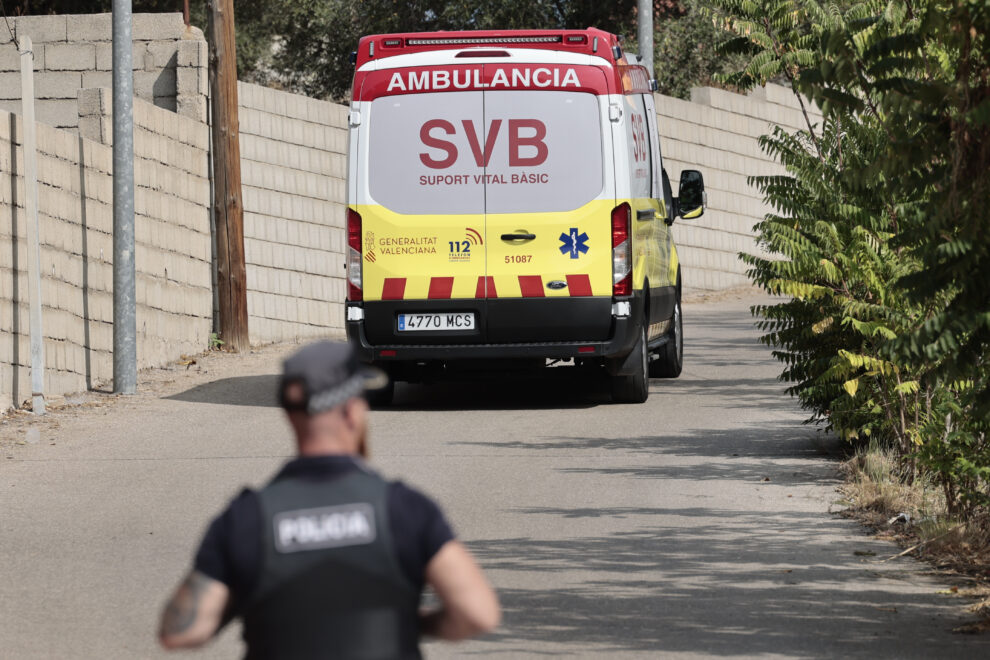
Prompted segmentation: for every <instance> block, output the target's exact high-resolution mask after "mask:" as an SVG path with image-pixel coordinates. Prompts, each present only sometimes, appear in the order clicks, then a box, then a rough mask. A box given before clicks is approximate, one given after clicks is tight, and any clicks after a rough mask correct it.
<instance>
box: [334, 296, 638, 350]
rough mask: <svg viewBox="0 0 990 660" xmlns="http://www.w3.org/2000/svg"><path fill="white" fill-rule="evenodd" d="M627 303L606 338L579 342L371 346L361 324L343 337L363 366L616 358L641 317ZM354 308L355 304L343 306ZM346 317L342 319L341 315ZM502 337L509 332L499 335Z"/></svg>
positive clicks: (633, 301)
mask: <svg viewBox="0 0 990 660" xmlns="http://www.w3.org/2000/svg"><path fill="white" fill-rule="evenodd" d="M620 300H621V301H625V302H629V303H630V305H629V307H630V310H629V315H628V316H613V317H612V318H611V329H610V332H609V333H608V335H607V338H606V339H599V340H590V341H581V340H569V341H536V342H499V343H467V342H465V343H432V344H425V343H424V344H389V343H382V344H372V343H371V342H370V341H369V340H368V337H367V333H366V332H365V321H347V323H346V325H347V337H348V339H349V340H350V341H351V343H352V344H353V345H354V347H355V350H356V351H357V353H358V357H359V359H360V360H361V361H362V362H366V363H372V362H375V363H389V362H422V361H431V360H439V361H447V360H484V359H491V360H497V359H514V358H546V359H568V358H592V357H601V358H619V357H624V356H625V355H627V354H628V353H629V351H631V350H632V349H633V346H634V345H635V343H636V340H637V339H638V337H639V328H640V325H641V323H642V318H643V297H642V296H639V295H637V296H632V297H629V298H622V299H620ZM346 305H348V306H358V307H360V306H361V305H360V304H359V303H357V304H352V303H346ZM345 318H346V316H345ZM502 334H503V336H504V335H507V334H509V333H507V332H506V333H502Z"/></svg>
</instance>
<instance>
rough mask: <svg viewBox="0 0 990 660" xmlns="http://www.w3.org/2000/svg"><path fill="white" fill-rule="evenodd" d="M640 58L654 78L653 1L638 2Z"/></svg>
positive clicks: (643, 0) (642, 0) (641, 0)
mask: <svg viewBox="0 0 990 660" xmlns="http://www.w3.org/2000/svg"><path fill="white" fill-rule="evenodd" d="M636 13H637V18H638V28H639V29H638V35H637V37H638V40H639V56H640V57H641V58H642V60H643V66H645V67H646V70H647V71H649V72H650V78H653V0H638V5H637V12H636Z"/></svg>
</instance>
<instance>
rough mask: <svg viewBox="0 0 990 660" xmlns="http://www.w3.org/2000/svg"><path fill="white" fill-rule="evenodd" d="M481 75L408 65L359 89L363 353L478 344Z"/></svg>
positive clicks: (481, 313) (482, 324) (482, 239)
mask: <svg viewBox="0 0 990 660" xmlns="http://www.w3.org/2000/svg"><path fill="white" fill-rule="evenodd" d="M480 76H481V66H480V65H463V66H456V65H446V66H417V67H404V68H396V69H385V70H381V71H377V72H375V74H374V75H371V76H369V77H368V78H367V79H366V81H365V83H364V87H363V94H362V96H363V97H364V99H365V102H364V103H363V104H362V117H361V122H362V127H361V128H362V131H361V135H362V137H361V139H360V147H359V148H361V150H362V153H363V154H364V163H363V166H362V167H359V168H358V176H359V177H364V178H365V181H364V182H363V183H361V184H360V185H358V189H359V190H360V191H362V193H363V194H364V199H361V200H360V202H361V203H360V204H358V205H356V206H355V210H356V211H357V212H358V213H359V214H360V215H361V218H362V231H363V239H362V240H363V247H364V250H363V264H362V265H363V278H364V301H365V305H364V306H365V332H366V334H367V338H368V340H369V341H370V342H371V343H372V344H378V345H391V344H443V343H480V342H484V341H486V331H485V328H486V301H485V246H486V243H487V240H488V239H487V237H486V232H485V215H484V209H485V182H484V166H483V163H482V162H481V160H480V158H481V157H480V155H479V154H478V152H479V150H481V149H482V148H483V147H482V146H480V145H484V144H485V137H484V136H485V128H484V98H483V91H481V90H480V89H471V88H472V87H475V85H474V83H475V82H476V81H477V80H480ZM455 82H456V83H458V85H457V87H455V86H454V84H453V83H455ZM438 90H439V91H438ZM371 97H374V98H371Z"/></svg>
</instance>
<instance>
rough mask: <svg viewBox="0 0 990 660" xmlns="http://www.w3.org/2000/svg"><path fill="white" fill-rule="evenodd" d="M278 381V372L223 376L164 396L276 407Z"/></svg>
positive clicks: (175, 399)
mask: <svg viewBox="0 0 990 660" xmlns="http://www.w3.org/2000/svg"><path fill="white" fill-rule="evenodd" d="M278 380H279V376H278V375H276V374H264V375H261V376H234V377H231V378H221V379H220V380H215V381H212V382H209V383H203V384H202V385H197V386H195V387H193V388H190V389H188V390H186V391H184V392H179V393H178V394H173V395H171V396H167V397H165V398H166V399H171V400H173V401H188V402H190V403H212V404H216V405H222V406H256V407H259V408H261V407H277V406H278V405H279V403H278V399H277V396H276V394H277V388H278Z"/></svg>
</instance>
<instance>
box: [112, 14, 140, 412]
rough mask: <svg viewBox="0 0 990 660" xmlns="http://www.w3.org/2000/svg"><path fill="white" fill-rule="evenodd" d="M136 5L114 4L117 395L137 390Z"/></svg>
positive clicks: (115, 358)
mask: <svg viewBox="0 0 990 660" xmlns="http://www.w3.org/2000/svg"><path fill="white" fill-rule="evenodd" d="M131 23H132V20H131V0H113V51H112V54H113V391H114V392H118V393H120V394H134V393H135V392H136V391H137V319H136V316H135V308H136V306H137V300H136V296H135V293H134V289H135V287H134V67H133V66H132V64H131V62H132V54H131V48H132V43H131Z"/></svg>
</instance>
